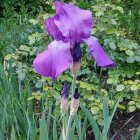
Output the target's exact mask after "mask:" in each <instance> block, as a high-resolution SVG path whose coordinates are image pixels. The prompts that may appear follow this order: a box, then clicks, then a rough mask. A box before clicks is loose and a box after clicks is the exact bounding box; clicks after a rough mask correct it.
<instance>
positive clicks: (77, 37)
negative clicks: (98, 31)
mask: <svg viewBox="0 0 140 140" xmlns="http://www.w3.org/2000/svg"><path fill="white" fill-rule="evenodd" d="M55 8H56V15H55V16H54V17H52V18H49V20H50V19H51V22H50V23H51V24H52V25H53V26H51V25H50V24H48V21H46V27H47V30H48V32H49V34H50V35H52V36H53V37H54V38H55V39H57V40H58V38H59V39H60V35H61V36H62V37H63V38H62V37H61V39H62V40H63V41H68V40H70V41H73V42H75V41H81V40H82V39H86V38H89V36H90V33H91V29H92V13H91V12H90V11H88V10H82V9H80V8H79V7H77V6H74V5H73V4H72V3H68V4H64V3H62V2H58V1H57V2H55ZM47 20H48V19H47ZM54 26H55V28H54ZM50 28H51V29H50ZM50 30H51V32H50ZM53 30H57V32H58V31H59V33H58V34H56V32H55V31H53ZM60 32H61V34H60ZM54 34H55V35H54Z"/></svg>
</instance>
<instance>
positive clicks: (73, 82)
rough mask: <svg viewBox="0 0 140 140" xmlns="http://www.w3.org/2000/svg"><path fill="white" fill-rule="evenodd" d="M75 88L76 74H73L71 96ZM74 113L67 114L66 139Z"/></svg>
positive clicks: (67, 139)
mask: <svg viewBox="0 0 140 140" xmlns="http://www.w3.org/2000/svg"><path fill="white" fill-rule="evenodd" d="M75 88H76V76H75V75H73V80H72V98H73V96H74V93H75ZM74 116H75V115H71V114H70V116H69V119H68V126H67V130H66V140H69V133H70V128H71V123H72V120H73V118H74Z"/></svg>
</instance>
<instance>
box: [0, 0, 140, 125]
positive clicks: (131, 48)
mask: <svg viewBox="0 0 140 140" xmlns="http://www.w3.org/2000/svg"><path fill="white" fill-rule="evenodd" d="M15 3H16V5H15ZM44 3H45V1H42V0H40V1H35V2H34V3H31V2H30V1H28V2H26V1H13V2H12V6H11V2H10V1H3V4H2V9H3V12H2V13H1V15H2V17H5V19H3V20H2V19H1V21H2V22H1V23H0V30H1V32H2V34H1V41H0V45H1V48H0V54H1V56H3V57H2V58H1V62H2V63H4V66H5V69H9V67H10V66H9V65H11V66H12V67H13V68H14V69H15V74H16V75H17V76H18V78H17V80H18V82H19V83H22V84H21V85H22V86H24V84H25V81H28V82H29V83H30V85H31V87H32V89H31V91H32V95H29V97H28V101H27V102H31V101H32V100H38V101H39V102H41V99H44V98H46V100H47V101H48V102H49V104H52V105H54V106H53V108H54V115H55V116H56V117H58V116H59V108H58V104H59V102H60V97H61V95H60V92H61V89H62V83H63V81H64V80H67V81H69V82H70V81H71V79H72V78H71V77H72V76H71V73H70V71H66V72H65V73H64V74H63V75H61V76H60V77H59V79H58V80H57V81H52V80H50V79H49V78H47V79H46V78H43V77H40V76H39V75H38V74H36V73H35V71H34V69H33V67H32V61H33V59H34V58H35V56H36V55H37V54H38V53H39V52H41V51H42V50H44V49H46V48H47V45H48V44H49V42H51V40H52V39H51V38H50V37H49V36H48V34H47V32H46V30H45V19H46V18H47V17H50V16H51V15H52V13H53V12H54V11H53V6H52V1H51V0H50V1H47V2H46V4H44ZM138 3H139V2H138V1H134V2H133V3H131V2H130V1H127V3H125V2H121V1H117V2H114V1H96V2H92V1H85V2H84V4H83V1H80V0H79V1H77V3H76V4H77V5H78V6H80V7H82V8H88V9H90V10H91V11H92V12H93V20H94V24H95V26H94V28H93V31H92V35H94V36H96V37H97V38H98V39H99V40H100V43H101V44H102V46H103V47H104V49H105V50H106V52H107V53H108V55H109V56H110V57H111V58H112V59H113V60H114V61H115V62H116V63H117V67H116V68H115V69H108V70H107V69H100V68H97V67H96V64H95V62H94V60H93V59H92V56H91V55H89V50H87V48H86V46H85V45H82V54H83V57H82V68H81V71H80V73H79V76H78V81H77V86H78V87H79V88H80V95H81V103H83V105H85V106H86V107H87V108H89V109H90V110H91V113H92V114H93V115H94V118H95V119H96V120H97V122H98V124H100V125H103V115H102V112H103V105H102V99H104V100H105V101H106V102H107V104H108V106H109V107H110V108H112V107H113V105H114V103H115V101H116V100H117V99H118V98H119V97H120V95H122V96H123V98H122V100H121V103H120V104H119V105H118V107H119V108H120V111H125V112H126V111H127V112H134V111H136V109H139V108H140V79H139V77H140V69H139V67H140V46H139V44H138V43H139V40H138V39H139V30H140V29H139V22H138V18H137V16H138V15H140V11H139V6H138ZM129 6H131V8H132V9H131V10H129ZM8 8H10V10H7V9H8ZM135 8H137V9H138V10H136V9H135ZM136 11H137V12H136ZM19 13H20V14H19ZM28 13H29V14H28ZM34 14H38V15H37V16H34V17H33V15H34ZM137 14H138V15H137ZM27 104H29V103H27ZM27 119H28V118H27Z"/></svg>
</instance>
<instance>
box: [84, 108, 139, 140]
mask: <svg viewBox="0 0 140 140" xmlns="http://www.w3.org/2000/svg"><path fill="white" fill-rule="evenodd" d="M115 116H116V117H115V118H114V119H113V122H112V124H111V128H110V139H111V138H112V137H113V136H114V134H115V133H116V132H118V133H117V134H116V135H115V137H114V139H113V140H132V135H133V134H135V133H136V130H137V128H138V126H139V125H140V110H138V111H136V112H134V113H121V112H118V113H117V114H116V115H115ZM130 118H131V119H130ZM128 120H130V121H129V122H128V123H126V122H127V121H128ZM125 123H126V125H124V124H125ZM86 140H95V139H94V135H93V133H92V132H91V131H88V134H87V138H86ZM138 140H140V136H139V139H138Z"/></svg>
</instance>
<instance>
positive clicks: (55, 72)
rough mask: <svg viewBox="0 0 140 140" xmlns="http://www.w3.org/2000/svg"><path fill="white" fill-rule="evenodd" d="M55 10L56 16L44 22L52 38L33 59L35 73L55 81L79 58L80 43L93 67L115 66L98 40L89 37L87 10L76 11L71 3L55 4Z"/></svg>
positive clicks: (77, 8)
mask: <svg viewBox="0 0 140 140" xmlns="http://www.w3.org/2000/svg"><path fill="white" fill-rule="evenodd" d="M55 11H56V14H55V15H54V16H53V17H51V18H48V19H47V20H46V28H47V31H48V33H49V34H50V35H51V36H53V38H54V41H53V42H52V43H50V44H49V45H48V49H47V50H45V51H44V52H42V53H40V54H39V55H37V57H36V58H35V59H34V61H33V66H34V68H35V70H36V72H38V73H39V74H41V75H42V76H45V77H51V78H52V79H57V77H58V76H59V75H60V74H61V73H62V72H64V71H65V70H67V69H68V68H69V67H70V65H71V64H72V63H73V62H76V61H77V58H78V57H79V56H80V55H79V54H78V53H79V51H81V50H80V45H79V44H80V43H86V44H87V46H88V48H89V50H90V52H91V54H92V56H93V57H94V59H95V61H96V63H97V66H100V67H103V68H107V67H115V63H114V62H113V61H112V60H111V59H110V58H109V57H108V55H107V54H106V53H105V52H104V50H103V48H102V47H101V45H100V44H99V43H98V40H97V39H96V38H95V37H92V36H90V33H91V29H92V27H93V23H92V13H91V12H90V11H89V10H83V9H80V8H79V7H77V6H74V5H73V4H72V3H68V4H65V3H62V2H60V1H56V2H55ZM76 47H77V48H76ZM71 50H72V51H71ZM76 52H77V53H76ZM74 57H75V58H74Z"/></svg>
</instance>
